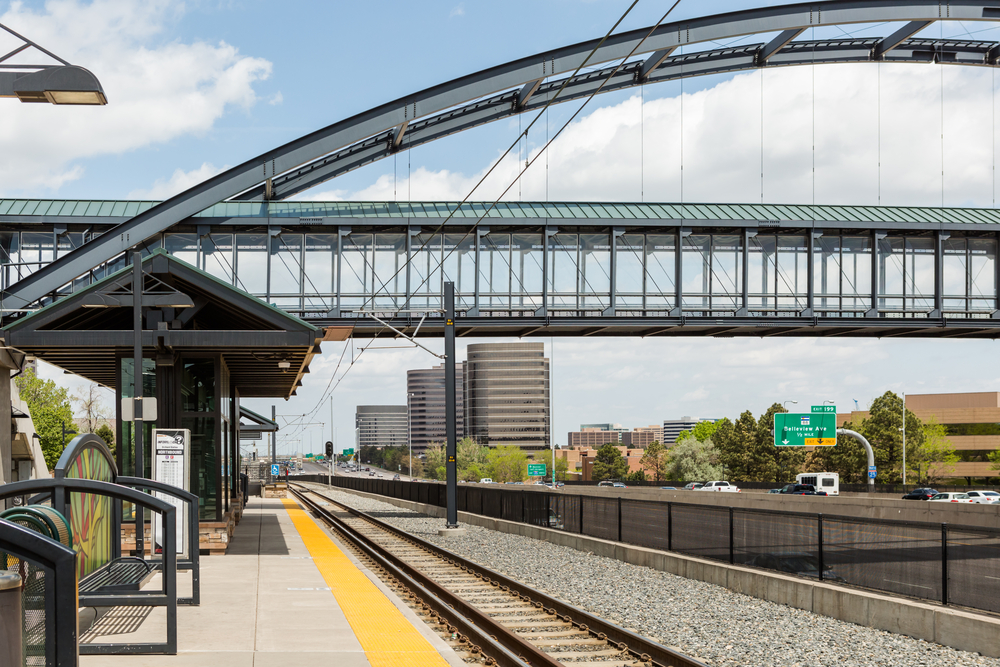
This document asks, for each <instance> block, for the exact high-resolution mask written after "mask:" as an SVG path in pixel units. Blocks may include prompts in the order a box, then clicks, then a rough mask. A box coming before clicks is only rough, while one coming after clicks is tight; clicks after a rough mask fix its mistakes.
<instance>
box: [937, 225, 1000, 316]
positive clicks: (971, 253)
mask: <svg viewBox="0 0 1000 667" xmlns="http://www.w3.org/2000/svg"><path fill="white" fill-rule="evenodd" d="M942 246H943V248H942V249H943V251H944V309H945V311H946V312H952V313H965V312H989V311H992V310H994V309H995V307H996V253H997V246H996V240H994V239H977V238H951V239H945V240H944V241H943V242H942Z"/></svg>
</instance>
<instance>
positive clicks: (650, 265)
mask: <svg viewBox="0 0 1000 667" xmlns="http://www.w3.org/2000/svg"><path fill="white" fill-rule="evenodd" d="M676 253H677V235H676V234H647V235H646V253H645V258H646V308H648V309H651V310H669V309H671V308H673V307H674V305H675V304H674V296H675V292H676V287H675V284H674V273H675V270H674V266H675V262H676V260H675V257H676Z"/></svg>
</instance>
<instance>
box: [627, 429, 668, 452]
mask: <svg viewBox="0 0 1000 667" xmlns="http://www.w3.org/2000/svg"><path fill="white" fill-rule="evenodd" d="M654 442H658V443H660V444H663V427H662V426H657V425H655V424H654V425H652V426H639V427H637V428H635V429H633V430H631V431H626V432H624V433H622V439H621V443H622V444H623V445H625V446H626V447H641V448H642V449H645V448H646V447H649V446H650V445H651V444H653V443H654Z"/></svg>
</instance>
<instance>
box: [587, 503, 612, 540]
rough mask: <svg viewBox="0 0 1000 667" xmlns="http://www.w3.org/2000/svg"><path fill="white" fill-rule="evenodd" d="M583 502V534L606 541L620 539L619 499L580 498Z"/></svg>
mask: <svg viewBox="0 0 1000 667" xmlns="http://www.w3.org/2000/svg"><path fill="white" fill-rule="evenodd" d="M580 498H581V499H582V500H583V530H582V532H583V534H584V535H590V536H591V537H600V538H601V539H605V540H617V539H618V499H617V498H595V497H593V496H580Z"/></svg>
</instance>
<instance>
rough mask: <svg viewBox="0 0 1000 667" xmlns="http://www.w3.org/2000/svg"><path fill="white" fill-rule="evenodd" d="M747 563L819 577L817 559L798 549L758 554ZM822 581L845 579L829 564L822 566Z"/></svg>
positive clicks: (841, 580)
mask: <svg viewBox="0 0 1000 667" xmlns="http://www.w3.org/2000/svg"><path fill="white" fill-rule="evenodd" d="M746 564H747V565H754V566H756V567H765V568H767V569H769V570H777V571H778V572H790V573H792V574H801V575H803V576H806V577H816V578H817V579H819V559H817V558H816V557H815V556H813V555H812V554H807V553H805V552H800V551H781V552H778V553H770V554H758V555H756V556H754V557H753V558H751V559H750V560H748V561H747V563H746ZM823 580H824V581H840V582H843V581H845V579H844V578H843V577H842V576H840V575H839V574H837V573H836V572H834V571H833V568H831V567H830V566H829V565H824V566H823Z"/></svg>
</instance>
